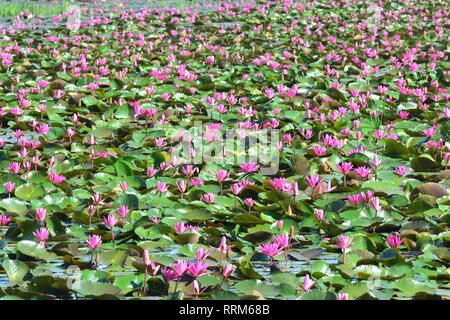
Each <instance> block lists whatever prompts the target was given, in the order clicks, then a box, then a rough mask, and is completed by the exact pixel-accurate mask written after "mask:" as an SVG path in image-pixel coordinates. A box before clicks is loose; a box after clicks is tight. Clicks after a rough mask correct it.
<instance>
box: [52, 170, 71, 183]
mask: <svg viewBox="0 0 450 320" xmlns="http://www.w3.org/2000/svg"><path fill="white" fill-rule="evenodd" d="M48 177H49V179H50V182H53V183H56V184H61V183H62V182H63V181H64V180H66V179H67V178H66V177H64V176H63V175H59V174H58V173H56V171H54V170H52V171H50V173H49V175H48Z"/></svg>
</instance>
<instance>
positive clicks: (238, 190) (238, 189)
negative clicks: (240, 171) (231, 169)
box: [231, 182, 244, 196]
mask: <svg viewBox="0 0 450 320" xmlns="http://www.w3.org/2000/svg"><path fill="white" fill-rule="evenodd" d="M242 190H244V186H242V184H240V183H239V182H236V183H234V184H232V185H231V192H233V194H234V195H235V196H237V195H238V194H239V193H241V192H242Z"/></svg>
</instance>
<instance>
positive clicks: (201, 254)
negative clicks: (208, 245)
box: [197, 247, 211, 261]
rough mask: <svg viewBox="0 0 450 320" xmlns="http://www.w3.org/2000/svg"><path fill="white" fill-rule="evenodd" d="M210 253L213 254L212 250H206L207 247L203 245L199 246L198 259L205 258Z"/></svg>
mask: <svg viewBox="0 0 450 320" xmlns="http://www.w3.org/2000/svg"><path fill="white" fill-rule="evenodd" d="M210 254H211V252H208V251H206V250H205V248H203V247H198V248H197V260H198V261H202V260H205V259H206V258H207V257H208V256H209V255H210Z"/></svg>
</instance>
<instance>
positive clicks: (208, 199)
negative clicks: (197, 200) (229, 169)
mask: <svg viewBox="0 0 450 320" xmlns="http://www.w3.org/2000/svg"><path fill="white" fill-rule="evenodd" d="M215 198H216V195H215V194H214V193H207V194H204V195H203V197H202V200H203V201H204V202H206V203H208V204H212V203H213V202H214V199H215Z"/></svg>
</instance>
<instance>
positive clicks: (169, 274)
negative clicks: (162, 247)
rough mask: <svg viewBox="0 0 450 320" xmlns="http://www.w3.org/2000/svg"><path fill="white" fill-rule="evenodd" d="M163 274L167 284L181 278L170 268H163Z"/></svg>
mask: <svg viewBox="0 0 450 320" xmlns="http://www.w3.org/2000/svg"><path fill="white" fill-rule="evenodd" d="M161 274H162V275H163V277H164V280H165V281H166V282H168V281H173V280H177V279H178V278H179V277H178V275H177V274H176V273H175V272H174V271H173V270H172V269H170V268H162V269H161Z"/></svg>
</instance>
